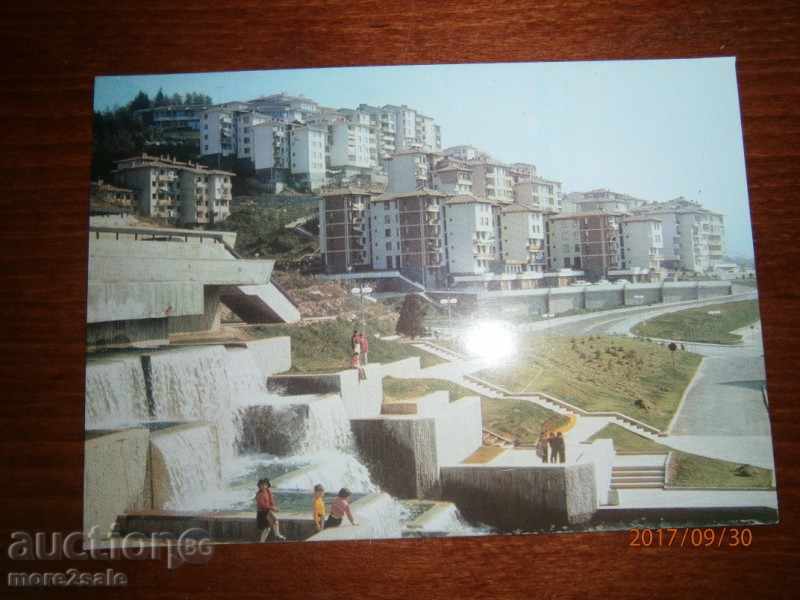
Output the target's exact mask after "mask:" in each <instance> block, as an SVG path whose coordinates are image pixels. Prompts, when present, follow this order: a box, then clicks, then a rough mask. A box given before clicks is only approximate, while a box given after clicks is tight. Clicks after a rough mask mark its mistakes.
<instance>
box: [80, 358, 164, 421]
mask: <svg viewBox="0 0 800 600" xmlns="http://www.w3.org/2000/svg"><path fill="white" fill-rule="evenodd" d="M85 406H86V408H85V415H86V429H114V428H119V427H120V426H122V425H132V424H136V423H140V422H141V421H143V420H146V419H147V418H148V410H147V389H146V387H145V381H144V373H143V372H142V366H141V361H140V358H139V356H137V355H133V354H131V355H117V356H114V357H113V358H100V359H92V360H89V361H87V363H86V405H85Z"/></svg>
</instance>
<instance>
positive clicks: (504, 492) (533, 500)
mask: <svg viewBox="0 0 800 600" xmlns="http://www.w3.org/2000/svg"><path fill="white" fill-rule="evenodd" d="M441 478H442V498H443V499H445V500H449V501H451V502H454V503H455V504H456V505H457V506H458V508H459V510H460V511H461V513H462V514H463V515H464V516H465V517H466V518H467V519H469V520H470V521H473V522H474V521H477V522H481V523H486V524H488V525H491V526H493V527H497V528H498V529H500V530H502V531H514V530H519V529H521V530H523V531H534V530H538V529H549V528H550V527H551V526H563V525H574V524H578V523H585V522H588V521H589V520H591V518H592V516H593V515H594V513H595V511H596V510H597V495H596V485H595V475H594V466H593V465H592V464H591V463H583V464H573V465H542V466H531V467H508V466H496V467H493V466H473V465H463V466H454V467H444V468H442V470H441Z"/></svg>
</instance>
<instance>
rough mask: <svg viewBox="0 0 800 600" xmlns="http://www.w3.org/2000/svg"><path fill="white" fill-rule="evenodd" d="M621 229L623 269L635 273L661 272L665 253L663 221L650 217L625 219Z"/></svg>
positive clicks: (621, 261) (620, 248)
mask: <svg viewBox="0 0 800 600" xmlns="http://www.w3.org/2000/svg"><path fill="white" fill-rule="evenodd" d="M620 228H621V229H620V236H619V240H620V244H619V251H620V263H621V264H620V266H621V268H622V269H623V270H633V271H636V270H638V271H649V272H659V271H661V261H662V260H663V253H664V237H663V234H662V231H661V221H660V220H659V219H657V218H655V217H650V216H633V217H624V218H623V219H622V221H621V224H620Z"/></svg>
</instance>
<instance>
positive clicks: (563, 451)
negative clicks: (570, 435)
mask: <svg viewBox="0 0 800 600" xmlns="http://www.w3.org/2000/svg"><path fill="white" fill-rule="evenodd" d="M556 442H557V448H558V462H560V463H565V462H567V441H566V440H565V439H564V436H563V435H561V432H560V431H559V432H558V434H556Z"/></svg>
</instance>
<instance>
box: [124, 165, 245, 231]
mask: <svg viewBox="0 0 800 600" xmlns="http://www.w3.org/2000/svg"><path fill="white" fill-rule="evenodd" d="M112 176H113V178H114V181H115V183H116V184H117V185H119V186H122V187H125V188H128V189H131V190H133V192H134V194H135V195H136V204H137V208H138V212H139V214H142V215H145V216H149V217H157V218H161V219H165V220H168V221H171V222H174V223H181V224H206V223H214V222H219V221H223V220H225V219H226V218H227V217H228V215H229V214H230V201H231V178H232V177H234V174H233V173H230V172H227V171H221V170H215V169H208V168H206V167H204V166H202V165H198V164H194V163H184V162H179V161H176V160H174V159H171V158H167V157H163V156H162V157H154V156H149V155H147V154H142V155H141V156H136V157H133V158H128V159H125V160H121V161H117V168H116V170H115V171H114V172H113V173H112Z"/></svg>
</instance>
